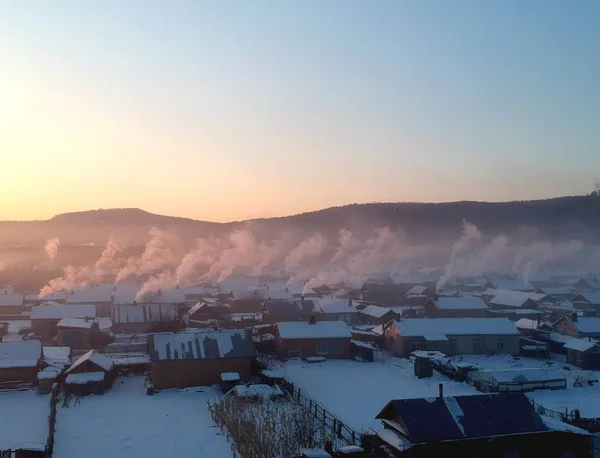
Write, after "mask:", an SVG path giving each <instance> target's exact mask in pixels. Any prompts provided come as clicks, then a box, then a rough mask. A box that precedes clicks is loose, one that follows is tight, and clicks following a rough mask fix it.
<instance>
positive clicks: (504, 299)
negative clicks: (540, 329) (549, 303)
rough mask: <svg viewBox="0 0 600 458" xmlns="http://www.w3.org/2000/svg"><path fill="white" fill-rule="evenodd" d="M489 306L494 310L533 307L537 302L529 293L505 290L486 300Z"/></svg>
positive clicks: (529, 308)
mask: <svg viewBox="0 0 600 458" xmlns="http://www.w3.org/2000/svg"><path fill="white" fill-rule="evenodd" d="M488 304H489V305H490V308H492V309H494V310H505V309H528V310H531V309H535V308H536V307H537V306H538V304H537V302H535V301H534V300H533V299H532V298H531V296H530V295H529V294H526V293H522V292H519V291H506V292H503V293H500V294H497V295H496V296H494V297H493V298H491V299H490V300H489V301H488Z"/></svg>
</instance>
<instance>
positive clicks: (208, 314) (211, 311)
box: [188, 298, 231, 321]
mask: <svg viewBox="0 0 600 458" xmlns="http://www.w3.org/2000/svg"><path fill="white" fill-rule="evenodd" d="M230 314H231V306H230V304H227V303H221V301H219V300H218V299H214V298H206V299H203V300H202V301H199V302H197V303H196V304H195V305H194V306H193V307H192V308H191V309H190V310H189V311H188V317H189V318H190V319H191V320H198V321H205V320H218V319H222V318H224V317H226V316H228V315H230Z"/></svg>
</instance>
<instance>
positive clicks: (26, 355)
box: [0, 340, 42, 386]
mask: <svg viewBox="0 0 600 458" xmlns="http://www.w3.org/2000/svg"><path fill="white" fill-rule="evenodd" d="M41 359H42V343H41V342H40V341H39V340H22V341H21V340H20V341H16V342H2V343H0V386H8V385H11V384H33V382H34V381H35V380H36V377H37V373H38V369H39V366H40V361H41Z"/></svg>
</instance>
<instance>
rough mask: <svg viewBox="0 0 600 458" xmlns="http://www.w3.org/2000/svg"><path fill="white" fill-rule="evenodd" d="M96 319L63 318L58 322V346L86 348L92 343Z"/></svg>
mask: <svg viewBox="0 0 600 458" xmlns="http://www.w3.org/2000/svg"><path fill="white" fill-rule="evenodd" d="M93 326H94V321H93V320H90V319H86V318H63V319H62V320H60V321H59V322H58V323H57V324H56V330H57V332H58V346H59V347H71V348H86V347H87V346H88V345H89V344H90V340H91V333H92V327H93Z"/></svg>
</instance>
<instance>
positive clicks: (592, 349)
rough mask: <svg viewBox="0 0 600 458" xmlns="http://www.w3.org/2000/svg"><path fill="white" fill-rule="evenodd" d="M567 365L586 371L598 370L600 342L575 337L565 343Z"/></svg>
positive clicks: (599, 365) (599, 367) (599, 366)
mask: <svg viewBox="0 0 600 458" xmlns="http://www.w3.org/2000/svg"><path fill="white" fill-rule="evenodd" d="M563 348H564V349H565V350H566V352H567V363H569V364H572V365H573V366H577V367H581V368H582V369H587V370H593V371H595V370H598V369H600V342H598V341H597V340H592V339H578V338H576V337H574V338H572V339H569V340H568V341H567V342H565V344H564V346H563Z"/></svg>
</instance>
